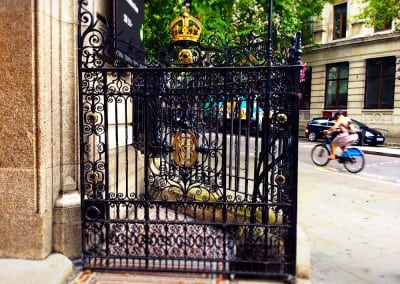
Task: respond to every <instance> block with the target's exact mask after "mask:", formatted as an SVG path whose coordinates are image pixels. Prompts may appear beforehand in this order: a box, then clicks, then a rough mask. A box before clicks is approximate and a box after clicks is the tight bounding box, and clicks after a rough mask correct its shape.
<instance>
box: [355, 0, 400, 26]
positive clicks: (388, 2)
mask: <svg viewBox="0 0 400 284" xmlns="http://www.w3.org/2000/svg"><path fill="white" fill-rule="evenodd" d="M359 1H360V2H361V3H363V4H364V8H363V9H362V11H361V13H360V14H359V15H358V18H359V19H364V20H365V22H366V24H368V25H371V26H375V27H376V28H377V29H381V28H382V27H383V26H384V24H385V22H386V21H391V20H394V19H397V20H398V21H397V24H396V26H395V30H400V1H399V0H359Z"/></svg>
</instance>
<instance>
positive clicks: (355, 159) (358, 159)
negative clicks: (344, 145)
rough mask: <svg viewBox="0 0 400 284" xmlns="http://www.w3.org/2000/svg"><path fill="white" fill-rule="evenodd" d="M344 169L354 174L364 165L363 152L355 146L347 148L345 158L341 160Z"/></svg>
mask: <svg viewBox="0 0 400 284" xmlns="http://www.w3.org/2000/svg"><path fill="white" fill-rule="evenodd" d="M343 165H344V167H345V169H346V170H348V171H349V172H351V173H353V174H356V173H358V172H360V171H361V170H362V169H363V168H364V166H365V158H364V154H363V152H361V151H360V150H359V149H357V148H349V149H347V150H346V158H345V160H344V161H343Z"/></svg>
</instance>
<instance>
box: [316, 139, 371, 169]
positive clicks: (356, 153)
mask: <svg viewBox="0 0 400 284" xmlns="http://www.w3.org/2000/svg"><path fill="white" fill-rule="evenodd" d="M325 139H326V141H325V143H320V144H317V145H315V146H314V147H313V148H312V150H311V160H312V161H313V163H314V164H316V165H317V166H320V167H322V166H326V165H327V164H328V163H329V161H330V160H329V159H328V156H329V155H330V154H331V141H330V139H329V136H325ZM336 160H337V161H338V162H339V163H341V164H343V166H344V168H345V169H346V170H347V171H349V172H350V173H354V174H355V173H358V172H360V171H362V169H364V166H365V157H364V153H363V152H362V151H361V150H360V149H358V148H357V147H352V146H349V147H346V148H345V149H344V151H343V152H342V154H341V155H336Z"/></svg>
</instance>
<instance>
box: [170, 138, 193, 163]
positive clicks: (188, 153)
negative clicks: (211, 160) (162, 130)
mask: <svg viewBox="0 0 400 284" xmlns="http://www.w3.org/2000/svg"><path fill="white" fill-rule="evenodd" d="M172 146H173V149H174V152H173V154H172V155H173V159H174V161H175V163H176V164H177V165H178V166H179V167H188V168H190V167H191V166H193V165H194V164H195V163H196V161H197V156H198V153H197V139H196V136H195V135H194V134H193V133H192V132H191V131H188V132H182V131H179V132H177V133H176V134H175V136H174V139H173V141H172Z"/></svg>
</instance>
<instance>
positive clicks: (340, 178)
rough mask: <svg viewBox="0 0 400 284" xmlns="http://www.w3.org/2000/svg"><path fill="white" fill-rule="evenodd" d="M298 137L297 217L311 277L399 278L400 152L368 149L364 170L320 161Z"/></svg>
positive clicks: (314, 279)
mask: <svg viewBox="0 0 400 284" xmlns="http://www.w3.org/2000/svg"><path fill="white" fill-rule="evenodd" d="M314 145H315V143H310V142H305V141H304V140H301V139H300V143H299V188H298V191H299V199H298V222H299V225H300V226H301V228H302V230H303V231H304V232H305V234H306V235H307V237H308V238H309V242H310V247H311V277H310V280H311V282H312V283H363V284H364V283H399V282H400V266H399V263H400V238H399V237H398V236H399V234H400V206H399V202H400V172H399V170H398V169H399V167H400V158H393V157H385V156H377V155H368V154H367V155H366V167H365V168H364V170H363V171H362V172H361V173H358V174H351V173H348V172H347V171H346V170H345V169H344V168H343V166H342V165H341V164H339V163H337V162H336V161H334V162H330V163H329V164H328V165H327V166H325V167H318V166H315V165H314V164H312V162H311V160H310V151H311V148H312V147H313V146H314Z"/></svg>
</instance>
